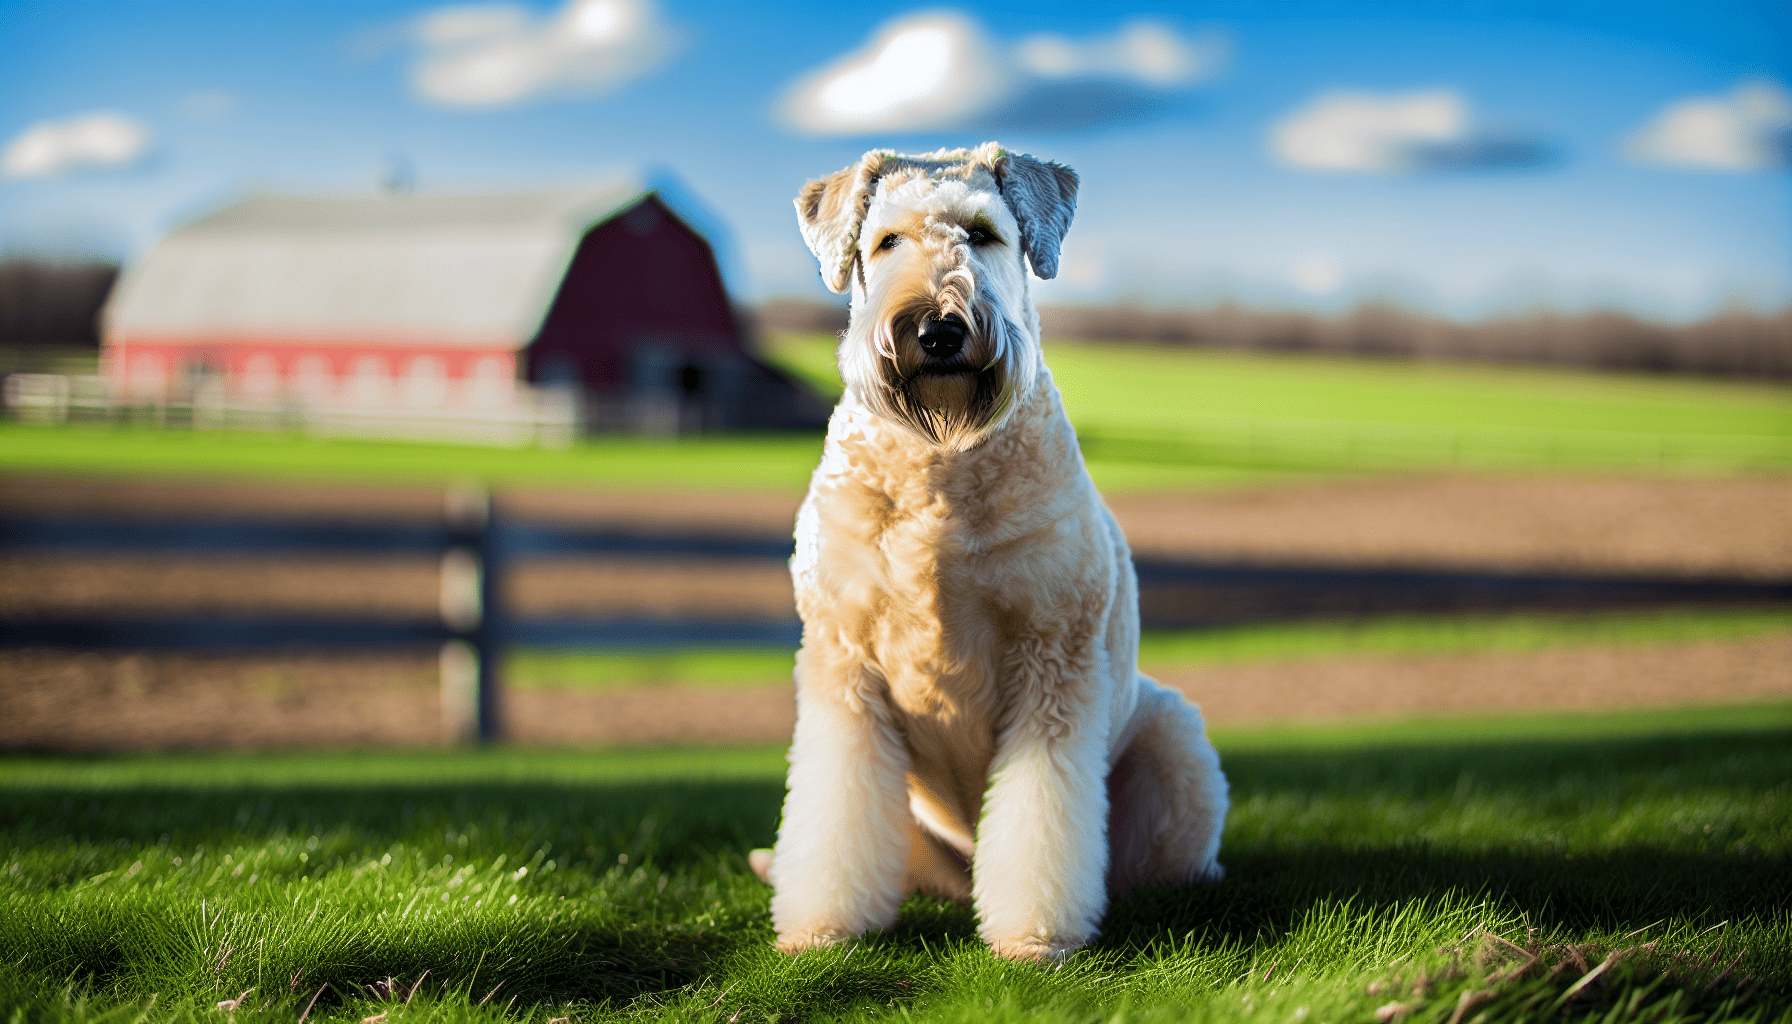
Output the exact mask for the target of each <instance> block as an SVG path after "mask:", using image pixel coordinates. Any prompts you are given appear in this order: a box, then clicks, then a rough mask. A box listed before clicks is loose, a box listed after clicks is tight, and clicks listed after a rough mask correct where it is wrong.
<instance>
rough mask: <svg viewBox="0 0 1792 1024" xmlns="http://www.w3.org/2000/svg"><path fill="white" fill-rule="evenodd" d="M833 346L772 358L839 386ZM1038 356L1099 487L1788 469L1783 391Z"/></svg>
mask: <svg viewBox="0 0 1792 1024" xmlns="http://www.w3.org/2000/svg"><path fill="white" fill-rule="evenodd" d="M834 345H835V340H834V339H833V338H832V337H830V336H827V335H781V336H779V337H776V338H774V339H773V340H772V344H771V352H772V353H773V354H774V355H775V357H776V358H778V359H780V360H782V361H783V362H784V363H785V365H787V366H789V367H790V368H792V369H793V370H795V371H796V372H798V373H800V374H801V375H802V376H804V377H805V378H806V379H808V380H810V381H812V382H814V383H815V384H816V386H817V387H818V388H825V389H829V390H831V391H833V392H838V390H839V388H840V383H839V376H838V374H837V372H835V370H834V365H833V349H834ZM1046 359H1047V362H1048V363H1049V364H1050V365H1051V367H1052V373H1053V376H1054V378H1055V379H1056V381H1057V383H1058V386H1059V388H1060V389H1061V390H1062V391H1063V393H1064V403H1065V407H1066V409H1067V410H1068V411H1069V413H1070V416H1071V420H1072V421H1073V422H1074V423H1075V424H1076V426H1077V430H1078V432H1079V433H1080V434H1081V435H1082V437H1083V448H1084V454H1085V456H1086V457H1087V458H1088V459H1089V461H1090V468H1091V472H1093V473H1094V474H1095V476H1096V482H1097V483H1099V484H1101V485H1103V487H1104V488H1108V489H1116V488H1134V487H1151V486H1154V485H1163V484H1165V483H1168V481H1170V480H1171V479H1173V478H1174V474H1175V467H1177V466H1183V465H1194V464H1201V465H1205V466H1206V467H1208V470H1209V472H1212V473H1217V472H1218V470H1219V469H1220V468H1221V467H1231V468H1233V469H1234V470H1243V469H1245V468H1247V467H1248V468H1254V469H1256V470H1259V471H1268V470H1271V469H1281V470H1284V471H1308V472H1312V471H1352V470H1356V471H1360V470H1363V469H1375V468H1388V467H1403V466H1404V467H1412V466H1470V467H1477V466H1478V467H1489V468H1514V467H1524V466H1549V467H1555V468H1559V469H1586V468H1595V467H1601V466H1606V467H1631V468H1651V469H1664V468H1665V469H1678V470H1698V471H1713V470H1716V471H1724V470H1736V469H1756V470H1763V469H1765V470H1774V469H1784V468H1786V467H1788V466H1792V387H1787V386H1786V385H1783V384H1766V383H1745V382H1731V381H1715V380H1700V379H1694V378H1684V377H1662V376H1653V375H1645V374H1634V373H1633V374H1621V373H1597V372H1590V371H1583V370H1566V369H1543V368H1534V367H1511V366H1469V365H1462V364H1454V365H1452V364H1432V363H1418V362H1409V361H1399V360H1375V359H1364V358H1340V357H1333V356H1322V355H1309V354H1253V353H1240V352H1230V351H1214V350H1210V349H1198V348H1179V347H1165V346H1147V345H1128V344H1121V343H1102V344H1088V343H1077V342H1071V341H1053V342H1048V343H1047V345H1046Z"/></svg>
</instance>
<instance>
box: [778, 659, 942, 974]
mask: <svg viewBox="0 0 1792 1024" xmlns="http://www.w3.org/2000/svg"><path fill="white" fill-rule="evenodd" d="M818 663H820V664H818ZM825 664H826V659H823V658H821V657H819V656H817V655H816V654H815V653H814V651H813V650H812V649H810V648H805V649H804V650H803V651H802V652H800V653H799V654H798V656H797V671H798V677H799V682H798V685H797V716H796V736H795V739H794V740H792V742H791V745H790V792H789V794H788V795H787V796H786V798H785V800H784V817H783V821H782V822H780V824H779V826H778V843H777V846H776V847H774V848H773V850H772V859H771V864H770V867H769V870H768V871H767V872H766V875H767V876H768V881H770V882H771V883H772V888H773V890H774V891H773V894H772V927H773V928H775V929H776V930H777V933H778V948H779V949H782V950H784V951H785V952H787V953H794V952H798V951H800V950H803V949H807V948H809V947H810V946H825V945H830V944H832V943H835V942H839V941H840V940H842V939H846V938H850V937H851V936H854V935H857V934H859V933H861V932H865V931H869V930H872V929H876V928H887V927H889V926H890V925H892V924H894V923H896V911H897V908H898V907H899V906H901V904H902V897H903V896H904V895H905V891H904V889H903V880H904V868H905V867H906V866H907V864H908V860H909V854H910V843H909V829H910V824H911V822H912V820H913V819H912V818H911V817H910V815H909V809H908V789H907V787H906V785H905V784H904V774H905V773H906V772H907V770H908V760H909V758H908V750H907V748H906V747H905V746H904V745H903V743H902V738H901V736H900V735H899V734H898V733H897V731H896V729H895V728H894V727H893V726H892V725H891V723H890V721H889V713H888V710H887V709H886V708H885V707H884V705H883V703H882V700H881V698H879V697H877V696H875V695H874V694H872V693H870V692H868V691H869V690H870V689H871V688H870V687H865V686H856V687H855V686H851V685H848V684H842V683H835V684H834V685H832V686H827V685H822V686H816V685H809V682H808V681H809V680H811V679H814V678H816V677H815V676H814V675H812V674H811V673H812V672H813V671H815V670H816V669H818V668H821V667H823V666H824V665H825ZM828 667H832V666H828ZM829 676H830V677H831V678H834V679H838V678H840V676H839V674H835V673H830V674H829Z"/></svg>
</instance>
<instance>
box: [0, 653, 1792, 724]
mask: <svg viewBox="0 0 1792 1024" xmlns="http://www.w3.org/2000/svg"><path fill="white" fill-rule="evenodd" d="M1161 678H1162V680H1163V681H1164V682H1165V683H1167V684H1170V685H1173V686H1176V687H1178V688H1180V689H1181V690H1182V691H1183V692H1184V693H1186V694H1188V696H1189V697H1190V699H1192V700H1194V701H1196V702H1197V703H1199V704H1201V705H1202V706H1203V708H1204V709H1205V710H1206V712H1207V715H1208V718H1209V719H1210V720H1211V721H1212V722H1214V723H1216V724H1219V725H1237V724H1245V723H1267V722H1278V721H1326V720H1336V719H1349V718H1358V717H1376V718H1388V717H1402V716H1413V715H1438V714H1472V713H1475V712H1518V711H1537V710H1564V711H1566V710H1591V709H1601V708H1626V707H1673V706H1678V705H1685V704H1694V703H1699V704H1705V703H1718V702H1730V701H1748V700H1764V699H1785V698H1788V697H1792V638H1786V637H1779V638H1769V639H1762V640H1751V641H1743V642H1734V643H1704V644H1686V645H1672V646H1667V645H1664V646H1653V647H1646V648H1636V649H1627V650H1606V649H1578V650H1560V651H1544V652H1537V653H1530V654H1500V655H1448V656H1431V657H1405V658H1395V657H1353V658H1340V659H1332V660H1325V661H1290V662H1265V663H1253V664H1241V665H1226V666H1214V667H1203V668H1193V669H1183V670H1179V671H1170V672H1164V673H1161ZM0 680H4V682H3V683H0V749H14V750H17V749H40V750H81V749H153V748H170V747H214V746H221V747H260V746H303V745H311V744H320V743H322V744H329V745H338V746H357V745H377V744H400V745H429V744H436V743H442V742H445V740H446V738H447V737H446V735H445V732H444V727H443V724H442V723H443V717H442V713H441V707H440V702H439V697H438V690H437V688H436V664H435V659H434V658H433V657H432V656H431V655H429V654H427V653H418V654H413V655H387V656H379V657H368V656H353V657H324V656H297V657H285V658H240V657H222V656H220V657H211V656H207V657H199V656H192V655H156V656H151V655H142V654H135V655H102V654H69V653H64V652H48V651H10V652H0ZM506 711H507V716H506V717H507V722H506V725H507V731H508V734H509V736H510V737H511V738H512V739H514V740H515V741H517V742H521V743H542V744H589V743H599V744H633V743H676V742H722V741H762V742H779V741H784V740H788V739H789V738H790V731H791V727H792V725H793V724H794V722H795V711H796V708H795V703H794V700H793V695H792V692H791V688H790V686H789V684H788V683H785V684H768V685H764V686H743V687H728V688H723V687H695V686H668V687H655V688H651V689H634V690H621V691H609V692H605V691H588V692H580V691H571V690H522V691H514V692H511V693H510V694H508V698H507V701H506Z"/></svg>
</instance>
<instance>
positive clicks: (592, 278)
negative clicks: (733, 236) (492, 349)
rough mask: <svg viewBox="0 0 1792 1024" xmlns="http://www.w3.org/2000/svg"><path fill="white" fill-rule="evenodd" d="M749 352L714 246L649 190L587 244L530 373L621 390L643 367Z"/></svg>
mask: <svg viewBox="0 0 1792 1024" xmlns="http://www.w3.org/2000/svg"><path fill="white" fill-rule="evenodd" d="M644 349H645V350H647V352H648V354H647V355H646V356H645V357H644V356H643V354H642V353H643V350H644ZM745 355H746V352H745V349H744V348H743V346H742V341H741V334H740V327H739V325H738V324H737V323H736V322H735V319H734V315H733V312H732V311H731V310H730V309H729V306H728V294H727V292H726V291H725V290H724V288H723V287H722V278H721V274H720V273H719V272H718V271H717V269H716V263H715V257H714V255H713V254H712V253H711V252H710V249H709V245H708V243H706V242H705V241H704V240H703V239H702V238H701V237H699V236H698V235H697V234H696V233H694V232H693V231H691V229H690V228H688V227H686V226H685V225H684V223H683V222H682V221H680V220H679V219H678V218H677V217H675V216H673V215H672V214H671V213H670V212H669V211H668V210H667V209H666V208H665V207H664V206H663V205H661V203H660V201H659V199H658V198H657V197H654V196H651V195H650V196H648V197H646V198H645V199H643V200H641V201H640V202H639V203H637V204H635V205H634V206H632V207H630V208H629V209H627V210H624V211H623V212H622V213H620V214H618V215H617V216H615V217H612V218H611V219H609V220H608V221H606V222H604V223H603V224H600V225H599V226H597V227H595V228H593V229H591V230H590V231H589V232H587V233H586V235H585V237H584V239H583V240H582V241H580V243H579V248H578V251H577V252H576V253H575V254H574V256H573V259H572V263H571V265H570V266H569V267H568V269H567V273H566V277H565V279H564V280H563V281H562V282H561V284H560V289H559V291H558V293H557V294H556V295H555V296H554V301H553V304H552V306H550V307H549V309H548V314H547V316H546V317H545V318H544V319H543V322H542V326H541V330H540V332H539V333H538V334H537V335H536V337H535V341H534V342H533V343H532V344H531V345H530V346H529V350H528V357H527V369H526V372H527V374H528V379H529V380H531V381H537V382H541V381H550V382H556V381H565V380H567V379H568V377H569V376H571V375H573V374H574V373H576V376H577V378H578V379H579V380H580V381H582V382H583V384H584V385H585V387H586V388H587V389H589V390H591V391H593V392H596V393H599V394H605V395H620V394H622V393H624V392H626V391H627V390H628V389H629V388H630V386H631V383H635V384H638V381H637V380H634V379H633V378H637V377H638V376H639V375H640V373H641V372H642V369H643V366H644V365H645V366H648V367H649V368H650V369H651V367H653V366H654V365H665V364H667V363H668V362H669V363H671V364H672V365H673V367H674V370H669V371H667V372H675V367H676V365H677V364H678V363H680V362H684V361H692V362H704V361H707V360H715V359H728V358H729V357H737V356H738V357H744V356H745ZM654 372H658V371H654Z"/></svg>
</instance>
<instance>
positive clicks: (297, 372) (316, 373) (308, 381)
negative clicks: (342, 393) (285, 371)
mask: <svg viewBox="0 0 1792 1024" xmlns="http://www.w3.org/2000/svg"><path fill="white" fill-rule="evenodd" d="M333 378H334V374H332V373H331V372H330V361H329V360H328V359H325V358H324V357H323V356H320V355H318V354H317V353H315V352H310V353H306V354H305V355H302V356H300V357H299V358H297V359H295V360H293V364H292V390H293V392H294V393H295V394H297V395H299V396H300V397H301V398H303V399H305V400H306V401H308V402H323V401H327V400H328V399H329V397H330V389H331V386H332V385H333V384H334V383H335V381H334V379H333Z"/></svg>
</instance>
